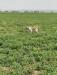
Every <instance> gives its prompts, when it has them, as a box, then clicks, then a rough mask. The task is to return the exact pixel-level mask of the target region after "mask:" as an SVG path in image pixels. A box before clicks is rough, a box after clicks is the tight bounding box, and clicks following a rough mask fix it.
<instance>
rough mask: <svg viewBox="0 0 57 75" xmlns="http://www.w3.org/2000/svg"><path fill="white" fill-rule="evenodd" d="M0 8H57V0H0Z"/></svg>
mask: <svg viewBox="0 0 57 75" xmlns="http://www.w3.org/2000/svg"><path fill="white" fill-rule="evenodd" d="M0 10H57V0H0Z"/></svg>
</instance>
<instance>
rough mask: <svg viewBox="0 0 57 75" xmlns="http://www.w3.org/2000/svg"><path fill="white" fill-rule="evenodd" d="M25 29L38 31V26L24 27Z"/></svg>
mask: <svg viewBox="0 0 57 75" xmlns="http://www.w3.org/2000/svg"><path fill="white" fill-rule="evenodd" d="M26 31H29V32H38V28H37V27H31V26H29V27H26Z"/></svg>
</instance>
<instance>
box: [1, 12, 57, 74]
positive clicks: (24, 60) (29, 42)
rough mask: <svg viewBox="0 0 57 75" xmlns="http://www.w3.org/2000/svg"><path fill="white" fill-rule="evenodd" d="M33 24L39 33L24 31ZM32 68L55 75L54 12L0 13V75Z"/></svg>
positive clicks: (29, 71) (56, 19)
mask: <svg viewBox="0 0 57 75" xmlns="http://www.w3.org/2000/svg"><path fill="white" fill-rule="evenodd" d="M35 25H36V26H38V27H39V32H38V33H30V32H26V31H25V27H26V26H35ZM33 71H38V72H42V73H41V75H57V13H0V75H32V72H33ZM34 75H35V74H34Z"/></svg>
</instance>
